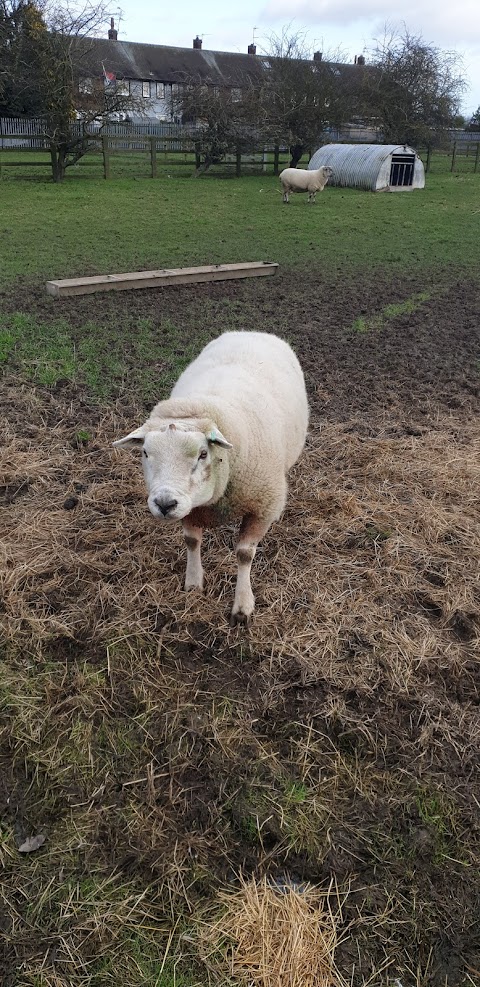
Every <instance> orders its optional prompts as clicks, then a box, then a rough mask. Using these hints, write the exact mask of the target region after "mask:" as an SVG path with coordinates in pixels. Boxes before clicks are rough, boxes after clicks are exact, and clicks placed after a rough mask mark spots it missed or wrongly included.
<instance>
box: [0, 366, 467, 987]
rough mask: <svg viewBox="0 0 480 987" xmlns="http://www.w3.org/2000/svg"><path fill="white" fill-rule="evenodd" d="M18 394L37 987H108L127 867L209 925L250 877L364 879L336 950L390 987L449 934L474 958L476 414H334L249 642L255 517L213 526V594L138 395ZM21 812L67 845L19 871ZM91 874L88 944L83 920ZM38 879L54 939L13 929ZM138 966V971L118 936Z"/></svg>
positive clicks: (22, 950)
mask: <svg viewBox="0 0 480 987" xmlns="http://www.w3.org/2000/svg"><path fill="white" fill-rule="evenodd" d="M3 397H4V401H3V404H4V407H5V410H6V415H5V419H4V421H3V424H2V426H1V431H2V434H1V446H0V474H1V475H0V494H1V504H0V529H1V531H2V539H1V545H0V553H1V574H0V594H1V612H0V623H1V627H2V632H3V638H4V643H5V645H6V647H5V649H4V654H5V663H4V667H2V677H1V687H2V698H3V699H4V702H5V707H4V708H5V710H6V715H5V717H4V721H3V723H2V729H3V730H4V733H3V741H4V746H3V748H2V750H3V758H4V760H3V762H2V766H3V764H4V765H5V775H4V777H5V779H6V783H5V792H4V795H5V799H4V803H3V805H4V808H5V813H6V816H8V818H9V820H10V822H9V826H10V828H9V830H8V831H7V835H6V837H5V841H4V843H3V842H2V844H0V856H1V855H2V854H3V856H4V860H5V862H6V864H7V865H8V867H9V875H10V876H9V887H8V893H7V894H6V897H5V902H6V905H5V909H6V910H7V903H8V910H9V912H10V915H11V916H13V920H12V929H11V931H10V933H9V939H8V947H9V949H10V954H9V955H11V956H13V957H14V960H12V962H14V961H16V960H17V959H18V957H20V958H21V959H22V962H23V957H24V956H26V957H27V959H26V960H25V962H26V963H27V962H28V963H30V966H26V967H25V969H28V970H31V971H32V972H31V977H30V979H29V980H28V979H27V980H26V983H29V984H33V983H36V982H37V981H36V980H35V977H37V979H38V970H39V969H41V970H42V976H43V980H42V983H43V982H45V984H47V983H48V984H52V985H53V984H55V985H56V984H57V983H58V984H60V983H68V984H70V983H71V982H72V983H73V980H72V975H71V970H72V969H73V968H75V969H76V970H77V971H79V972H78V975H76V979H75V984H80V980H81V981H82V984H85V985H91V987H93V984H94V982H96V981H95V977H96V972H95V971H96V964H97V962H98V961H99V956H101V957H106V958H107V959H108V960H109V962H110V961H112V947H111V939H110V938H109V939H108V941H107V939H106V938H105V937H104V935H103V930H104V929H105V921H104V919H103V918H101V921H100V920H99V921H97V920H96V919H95V916H96V915H97V914H98V915H99V916H100V917H101V916H103V914H104V911H103V910H104V909H105V908H110V906H109V905H108V893H109V892H108V887H109V885H108V881H109V880H110V878H109V874H110V873H111V872H112V870H115V872H116V868H117V864H118V863H119V862H120V863H122V864H125V866H126V867H127V870H128V868H130V867H132V868H133V878H132V880H133V882H134V885H133V884H132V889H131V894H132V895H133V896H134V898H133V900H134V901H137V900H138V901H140V902H143V896H144V894H145V893H146V889H148V894H147V897H148V899H149V902H150V903H149V904H148V908H149V909H150V910H151V914H152V915H153V916H154V917H155V921H154V919H153V918H152V919H150V918H148V920H147V921H145V922H144V923H143V924H144V925H145V928H146V929H147V931H148V928H150V926H151V925H155V924H156V923H158V922H159V921H162V922H163V917H164V916H165V914H168V916H170V911H171V913H172V914H175V915H177V914H178V913H179V912H182V909H184V910H185V911H186V912H187V913H188V915H189V916H193V915H194V914H195V911H196V908H197V902H198V897H200V896H202V895H204V894H211V893H213V889H216V888H217V887H218V886H219V884H224V883H225V882H226V881H228V879H229V878H228V875H229V874H230V875H231V874H232V873H236V872H238V870H240V869H241V870H243V872H244V873H249V874H251V873H260V874H262V873H265V872H266V871H267V872H268V873H270V874H272V873H274V874H275V873H277V874H278V873H279V872H289V871H290V870H291V872H294V873H300V875H301V877H302V878H303V876H306V877H308V878H310V879H311V880H314V881H315V882H316V883H321V882H322V881H323V880H324V879H327V880H328V878H329V876H330V875H331V874H332V873H333V874H336V875H337V878H338V880H341V881H342V882H343V880H347V881H348V879H349V878H351V879H352V885H353V884H354V886H355V893H356V894H357V898H355V896H354V894H353V893H352V895H350V896H349V898H348V900H347V902H346V904H345V912H346V913H348V914H347V918H346V921H347V922H350V921H355V922H356V923H357V925H356V929H355V930H354V932H355V941H354V943H353V944H351V943H350V941H349V942H345V943H342V944H340V945H339V949H338V953H337V962H338V963H339V965H340V957H342V971H343V972H344V973H346V975H347V977H348V978H349V977H350V972H351V970H352V967H353V966H354V965H356V971H357V973H358V977H360V978H361V977H363V975H364V972H365V971H366V976H365V979H366V980H367V981H368V978H369V976H370V974H371V973H372V968H373V966H375V965H376V969H378V961H380V964H382V963H387V964H390V963H393V964H394V968H395V969H400V970H402V969H403V970H405V969H407V971H408V970H416V969H417V967H418V964H419V963H420V962H423V965H424V967H426V966H430V965H432V964H433V963H434V962H436V960H435V957H438V956H440V957H441V956H443V952H442V950H444V944H443V941H442V942H440V943H439V944H438V943H437V935H438V933H437V929H438V928H441V929H442V930H443V931H442V935H444V936H446V935H448V936H449V942H450V941H451V942H452V943H453V944H455V943H456V942H458V941H459V940H460V939H461V943H462V944H464V945H461V947H460V946H459V947H458V950H457V953H458V952H459V950H460V948H461V949H462V951H463V952H464V953H465V954H466V955H467V956H468V957H469V958H470V961H471V962H472V963H473V965H475V964H476V962H477V961H476V954H475V951H474V945H472V943H473V941H474V937H475V935H476V932H475V930H474V929H473V928H471V926H472V921H473V920H472V917H471V916H472V914H473V908H472V901H473V897H474V890H473V884H474V880H475V873H477V872H478V871H476V868H477V867H478V840H476V838H475V832H476V831H475V825H476V823H475V819H477V820H478V803H477V804H476V805H475V804H474V800H475V799H476V798H477V792H478V787H477V788H475V786H476V785H478V782H477V778H476V772H477V771H478V745H479V739H480V726H479V719H478V684H477V678H476V677H477V676H478V655H479V644H480V639H479V626H480V625H479V614H480V586H479V564H478V563H479V559H480V499H479V496H478V490H479V488H480V468H479V462H480V427H479V423H478V420H475V419H471V420H468V419H466V420H463V421H459V420H458V419H456V418H454V417H453V416H451V417H443V418H438V419H435V418H434V417H433V416H432V418H431V427H430V429H428V430H427V429H425V428H416V427H410V426H408V425H403V424H402V423H401V422H398V421H395V420H394V417H393V416H391V418H390V420H389V421H385V422H384V423H381V422H380V423H379V422H378V421H377V423H376V424H372V423H370V425H369V426H368V428H367V426H366V424H365V422H364V421H351V422H348V423H344V424H336V423H325V424H321V423H320V421H319V420H318V419H316V418H314V419H313V421H312V427H311V431H310V436H309V440H308V445H307V448H306V450H305V453H304V455H303V456H302V459H301V462H300V463H299V464H298V466H297V467H296V469H295V470H294V472H293V475H292V477H291V484H290V497H289V501H288V505H287V509H286V511H285V514H284V516H283V518H282V520H281V521H280V522H279V523H278V524H276V525H274V526H273V527H272V529H271V531H270V532H269V533H268V535H267V537H266V538H265V540H264V543H263V544H262V546H261V549H260V551H259V552H258V555H257V558H256V560H255V564H254V568H253V573H252V583H253V587H254V592H255V594H256V597H257V610H256V614H255V618H254V622H253V624H252V626H251V628H250V629H248V630H247V631H245V630H244V629H230V628H229V624H228V615H229V611H230V607H231V602H232V598H233V587H234V579H235V558H234V553H233V552H232V547H233V544H234V530H233V527H232V528H230V527H226V528H223V529H220V530H219V531H217V532H214V533H212V534H209V535H208V536H207V537H206V540H205V548H204V553H203V554H204V565H205V570H206V574H207V587H206V593H205V595H204V596H198V595H196V594H193V595H192V594H189V595H186V594H185V593H184V592H183V590H182V588H181V587H182V581H183V577H184V571H185V559H184V546H183V540H182V535H181V531H180V530H179V528H177V527H172V528H170V527H169V528H163V527H160V526H159V525H156V524H155V522H154V520H153V518H152V517H151V515H150V513H149V512H148V510H147V507H146V503H145V493H144V490H143V482H142V477H141V470H140V466H139V463H138V461H137V458H136V457H135V455H134V454H121V453H118V452H116V451H115V450H113V449H112V447H111V442H112V440H113V439H114V438H116V437H117V436H118V435H121V434H123V433H124V432H125V431H126V430H127V429H128V428H130V427H131V426H132V425H133V424H134V423H135V418H136V413H137V412H136V411H135V409H133V408H129V409H127V408H124V407H120V406H119V407H117V408H115V409H112V410H109V411H108V412H105V414H104V416H103V417H100V418H99V417H98V413H97V412H96V411H94V410H92V409H89V408H88V407H87V406H83V405H82V404H81V401H80V400H77V399H76V400H75V401H72V402H71V403H70V401H68V400H66V399H65V398H63V397H62V395H61V392H60V393H59V394H57V395H53V394H48V393H47V392H42V391H40V390H37V391H34V390H33V389H31V388H27V387H24V386H22V385H19V386H18V387H17V386H15V385H13V384H12V385H5V388H4V396H3ZM138 415H139V416H140V411H138ZM87 433H88V434H87ZM52 806H53V807H54V808H53V809H52ZM17 810H18V814H17ZM22 813H23V820H22V827H23V828H24V830H22V834H21V835H22V839H23V838H27V837H28V836H31V835H33V834H35V833H38V832H41V833H45V835H46V843H45V846H44V847H42V848H41V849H40V850H39V851H38V854H37V855H34V854H32V855H30V857H29V859H26V858H25V857H22V861H23V863H22V864H20V865H19V863H18V853H17V844H16V843H15V838H14V836H15V827H16V826H17V825H18V820H19V818H20V817H21V815H22ZM27 824H28V825H27ZM36 827H37V828H36ZM19 866H21V867H23V870H22V872H21V874H22V879H21V880H19V878H18V873H19V871H18V868H19ZM64 871H65V875H66V876H65V879H64V878H63V877H62V876H61V875H62V874H63V873H64ZM85 873H86V874H88V875H91V874H93V875H94V876H95V874H96V875H97V877H96V879H95V880H94V884H95V888H94V890H93V892H92V895H93V898H92V901H93V904H92V902H91V901H90V899H89V898H88V897H87V898H85V894H84V893H83V892H82V893H83V898H81V900H82V909H84V910H85V914H86V916H87V917H86V921H87V922H88V923H91V922H92V923H93V925H94V926H95V933H94V934H92V936H91V937H89V936H85V935H84V932H83V924H82V925H81V926H78V924H77V925H76V924H75V921H74V920H73V919H70V918H68V920H65V924H64V925H62V922H63V919H62V921H61V922H60V924H59V920H58V915H59V914H60V915H62V914H63V912H62V908H63V907H64V906H65V914H67V915H70V911H69V902H70V896H71V884H73V885H74V886H77V883H78V882H79V881H83V877H84V875H85ZM52 875H54V876H53V877H52ZM55 875H57V877H55ZM119 875H120V877H121V872H119ZM120 877H119V881H120ZM105 882H107V884H106V883H105ZM50 885H51V887H52V890H51V903H50V899H49V894H50V891H48V893H47V890H48V888H50ZM419 886H420V890H419ZM205 887H207V892H205ZM25 888H27V889H28V898H29V900H30V901H35V902H36V903H37V904H36V911H35V916H34V921H35V930H34V931H35V936H34V937H33V939H34V940H35V942H31V940H32V933H31V926H29V925H27V924H26V925H25V926H24V932H23V933H21V930H20V933H19V930H18V927H17V924H16V922H17V919H16V915H17V912H19V913H22V912H23V910H24V909H25V907H26V906H25V900H24V894H25V892H24V889H25ZM46 888H47V890H45V889H46ZM105 888H107V891H105V890H104V889H105ZM359 888H360V890H359ZM362 888H363V891H362ZM372 888H373V890H372ZM270 890H271V889H270ZM97 891H98V897H99V904H98V909H97V905H96V898H95V895H96V893H97ZM123 892H124V885H123V884H121V886H120V885H119V892H118V894H119V900H120V901H121V902H122V903H123V902H124V896H123ZM129 893H130V892H129ZM272 893H274V892H272ZM79 894H80V892H79ZM252 894H253V891H252ZM135 896H137V897H135ZM287 897H288V896H285V897H284V898H283V899H282V903H281V907H282V908H283V907H284V906H285V899H286V898H287ZM145 900H146V899H145ZM265 901H267V899H265ZM412 901H414V902H415V908H414V911H413V912H412V907H411V904H412ZM305 903H306V899H305V898H303V896H302V900H301V901H300V900H299V901H296V902H295V908H298V914H299V916H301V910H302V908H303V907H304V906H305ZM317 904H318V907H320V904H321V903H320V902H318V903H317ZM387 905H388V910H387ZM60 906H61V907H60ZM142 907H143V906H142ZM145 907H146V908H147V904H145ZM249 907H251V908H252V907H253V906H252V902H251V901H250V906H249ZM256 907H257V906H255V908H256ZM265 907H266V905H265ZM316 907H317V905H315V904H312V913H313V912H314V910H315V908H316ZM122 908H123V904H122ZM139 908H140V906H139V905H135V906H134V911H133V912H132V914H131V911H130V906H129V909H128V911H127V913H126V914H125V915H123V914H120V913H121V909H120V906H119V911H117V910H116V906H115V908H113V909H112V910H111V912H109V914H112V915H113V916H114V917H113V919H112V922H113V924H115V927H117V925H118V926H119V928H120V929H123V931H124V932H126V934H127V935H128V936H129V935H130V931H131V930H130V923H131V926H132V929H136V930H137V931H138V930H139V929H141V928H142V923H141V922H140V924H138V923H137V921H136V917H137V916H138V914H139ZM59 909H60V910H59ZM255 914H257V913H255ZM29 915H30V919H31V912H29ZM149 915H150V911H149ZM386 916H387V917H386ZM117 917H118V923H117ZM244 918H245V916H244ZM307 918H308V916H307ZM327 918H328V916H327ZM134 919H135V920H134ZM232 921H233V919H232ZM242 921H243V920H242ZM245 922H246V919H245ZM247 924H248V923H247ZM306 924H307V926H308V921H307V923H306ZM238 928H239V933H240V932H241V929H240V926H239V927H238ZM242 928H244V930H245V929H246V928H247V925H245V926H242ZM272 928H275V922H272ZM322 928H323V926H322ZM326 928H327V931H328V924H327V927H326ZM310 931H312V930H310ZM133 934H134V933H133V932H132V935H133ZM149 934H150V933H149ZM245 934H246V933H245ZM276 934H277V933H274V934H273V933H272V935H276ZM353 934H354V933H353V932H352V936H353ZM152 935H154V934H153V933H152ZM155 935H156V932H155ZM242 935H243V933H242ZM59 936H60V939H59ZM332 936H333V932H332ZM62 937H63V938H62ZM120 938H121V937H120ZM120 938H119V942H120ZM327 939H328V935H327ZM300 941H301V940H300V939H299V940H298V942H299V943H300ZM305 941H306V940H305ZM328 941H330V940H328ZM331 943H332V946H333V945H335V940H334V938H332V940H331ZM432 943H433V944H434V946H435V949H436V953H432V956H433V957H434V959H433V960H431V959H430V953H431V949H433V948H434V947H433V946H432V945H431V944H432ZM372 944H373V945H372ZM350 947H351V948H350ZM132 948H133V947H132ZM449 948H450V947H449ZM451 948H452V949H453V948H454V947H453V946H452V947H451ZM455 948H456V947H455ZM142 949H143V946H142ZM422 949H424V951H426V955H424V956H422ZM467 949H468V953H467ZM172 954H173V946H172ZM132 955H133V954H132ZM71 956H73V960H71V958H70V957H71ZM372 956H374V959H372ZM114 959H115V963H116V967H115V969H116V970H121V969H123V966H124V965H125V961H124V958H123V954H122V953H121V948H120V945H119V946H118V952H117V953H116V954H115V957H114ZM133 962H134V959H132V963H133ZM459 962H460V960H459ZM42 964H43V965H42ZM369 964H370V965H369ZM300 965H301V964H300ZM304 965H305V964H304ZM360 965H361V969H360V971H359V972H358V966H360ZM44 966H45V970H44ZM47 968H48V971H50V972H49V973H48V977H50V979H47V973H46V972H45V971H46V970H47ZM58 969H60V971H61V976H63V981H62V980H61V976H60V974H59V975H58V978H57V970H58ZM298 969H299V965H298V964H297V966H296V970H297V971H298ZM307 969H308V966H307ZM357 973H356V976H357ZM122 976H123V974H122ZM332 976H334V974H332ZM303 977H304V979H303V980H302V981H300V982H301V984H302V987H304V985H305V984H306V983H308V981H306V980H305V972H303ZM125 982H127V981H126V980H125ZM133 982H134V981H133ZM244 982H246V983H252V982H253V983H254V984H255V987H257V984H260V983H261V981H255V980H254V979H253V977H250V981H248V980H247V981H244ZM355 982H357V981H355ZM358 982H361V980H359V981H358ZM418 982H419V983H420V982H422V981H421V980H420V979H419V980H418ZM425 982H427V981H426V979H425ZM432 982H433V981H432ZM265 983H268V981H265ZM292 983H295V981H292ZM320 983H321V985H322V987H323V982H322V981H320ZM333 983H335V981H333ZM442 983H443V981H442ZM449 983H450V981H449ZM286 984H288V987H290V983H289V981H288V980H287V981H286ZM275 987H277V984H275Z"/></svg>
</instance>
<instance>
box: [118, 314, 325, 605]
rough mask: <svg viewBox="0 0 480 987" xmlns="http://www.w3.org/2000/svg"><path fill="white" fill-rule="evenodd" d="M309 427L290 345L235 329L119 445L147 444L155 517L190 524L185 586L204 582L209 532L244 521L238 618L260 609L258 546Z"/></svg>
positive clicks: (239, 552) (205, 351)
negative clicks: (255, 585) (254, 578)
mask: <svg viewBox="0 0 480 987" xmlns="http://www.w3.org/2000/svg"><path fill="white" fill-rule="evenodd" d="M307 425H308V404H307V396H306V392H305V382H304V378H303V373H302V370H301V367H300V364H299V362H298V360H297V358H296V356H295V354H294V353H293V350H291V349H290V347H289V346H288V344H287V343H285V342H283V340H281V339H279V338H278V337H277V336H273V335H270V334H268V333H262V332H228V333H224V334H223V335H222V336H220V337H219V338H218V339H214V340H213V341H212V342H211V343H208V345H207V346H206V347H205V349H203V350H202V352H201V353H200V355H199V356H198V357H197V358H196V360H194V361H193V363H191V364H190V366H188V367H187V368H186V370H185V371H184V372H183V374H182V375H181V376H180V378H179V380H178V381H177V383H176V384H175V386H174V388H173V390H172V393H171V396H170V398H167V400H165V401H160V402H159V404H157V405H156V406H155V408H154V409H153V411H152V412H151V415H150V417H149V418H148V419H147V421H146V422H145V423H144V424H143V425H141V426H140V428H137V429H135V431H133V432H130V434H129V435H126V436H125V437H124V438H122V439H118V440H117V441H116V442H114V443H113V444H114V446H138V447H139V448H140V449H141V450H142V464H143V469H144V475H145V481H146V486H147V489H148V500H147V503H148V507H149V509H150V511H151V513H152V514H153V516H154V517H155V518H157V519H158V520H159V521H162V522H166V521H177V520H178V521H182V522H183V530H184V535H185V544H186V547H187V569H186V576H185V589H187V590H188V589H199V590H201V589H203V568H202V563H201V557H200V548H201V541H202V535H203V529H204V528H208V527H215V526H216V525H219V524H221V523H222V522H225V521H226V520H227V521H228V520H229V519H230V518H235V517H238V518H241V519H242V520H241V526H240V533H239V536H238V541H237V545H236V557H237V563H238V573H237V583H236V588H235V599H234V603H233V609H232V614H231V623H232V624H233V625H234V624H237V623H246V622H247V620H248V618H249V617H250V616H251V615H252V613H253V610H254V606H255V599H254V596H253V593H252V589H251V585H250V570H251V566H252V562H253V559H254V556H255V552H256V548H257V545H258V543H259V541H260V540H261V538H263V537H264V535H265V534H266V532H267V531H268V529H269V528H270V525H271V524H272V523H273V521H276V520H277V519H278V518H279V517H280V515H281V513H282V511H283V508H284V506H285V501H286V496H287V481H286V474H287V472H288V470H289V469H290V467H291V466H293V464H294V463H295V462H296V461H297V459H298V457H299V456H300V453H301V451H302V449H303V446H304V443H305V437H306V431H307Z"/></svg>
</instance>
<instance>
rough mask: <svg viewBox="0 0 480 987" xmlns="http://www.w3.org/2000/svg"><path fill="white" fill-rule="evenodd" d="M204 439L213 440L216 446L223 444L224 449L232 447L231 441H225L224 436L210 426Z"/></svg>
mask: <svg viewBox="0 0 480 987" xmlns="http://www.w3.org/2000/svg"><path fill="white" fill-rule="evenodd" d="M206 439H207V442H213V443H214V444H215V445H217V446H223V448H224V449H233V446H232V443H231V442H228V441H227V439H226V438H225V436H224V435H222V433H221V432H219V430H218V428H211V429H210V431H209V433H208V435H207V436H206Z"/></svg>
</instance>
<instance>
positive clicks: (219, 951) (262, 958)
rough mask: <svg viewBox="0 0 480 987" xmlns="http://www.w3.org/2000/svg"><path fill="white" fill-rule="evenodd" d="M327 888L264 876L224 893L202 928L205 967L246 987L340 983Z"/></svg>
mask: <svg viewBox="0 0 480 987" xmlns="http://www.w3.org/2000/svg"><path fill="white" fill-rule="evenodd" d="M331 890H332V889H331V888H330V889H328V890H327V891H326V892H325V891H321V890H320V889H319V888H315V887H312V886H310V885H304V886H302V887H301V888H295V887H293V886H284V887H282V888H280V887H278V886H272V884H271V883H269V882H268V881H267V879H266V878H264V879H263V881H259V882H257V881H255V880H251V881H243V882H241V886H240V888H239V889H238V890H237V891H231V892H230V891H229V892H224V893H223V894H221V895H220V896H219V900H220V903H221V908H222V910H221V915H220V917H218V918H217V919H216V920H215V921H212V922H210V923H207V924H205V925H204V926H203V927H202V929H201V933H200V951H201V955H202V959H203V961H204V963H205V964H206V966H207V968H208V969H210V970H212V971H214V973H215V974H216V975H217V976H218V977H221V975H222V973H223V975H224V976H227V975H230V976H231V977H233V978H234V980H235V982H236V983H239V984H244V985H248V987H340V985H341V984H343V983H344V981H343V980H342V978H341V977H340V975H339V973H338V972H337V970H336V968H335V948H336V945H337V938H338V934H337V923H338V921H339V917H340V916H339V914H336V915H335V914H334V913H333V912H332V910H331V906H330V892H331ZM337 901H338V899H337Z"/></svg>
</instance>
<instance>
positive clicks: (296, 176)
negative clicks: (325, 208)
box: [279, 165, 333, 203]
mask: <svg viewBox="0 0 480 987" xmlns="http://www.w3.org/2000/svg"><path fill="white" fill-rule="evenodd" d="M332 175H333V169H332V168H329V167H328V165H322V167H321V168H317V169H316V170H312V171H308V170H307V169H306V168H285V169H284V170H283V171H282V172H281V173H280V176H279V177H280V181H281V183H282V189H283V201H284V202H288V196H289V193H290V192H308V200H307V201H308V202H311V203H314V202H315V196H316V194H317V192H322V191H323V189H324V188H325V185H326V184H327V182H328V179H329V178H331V177H332Z"/></svg>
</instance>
